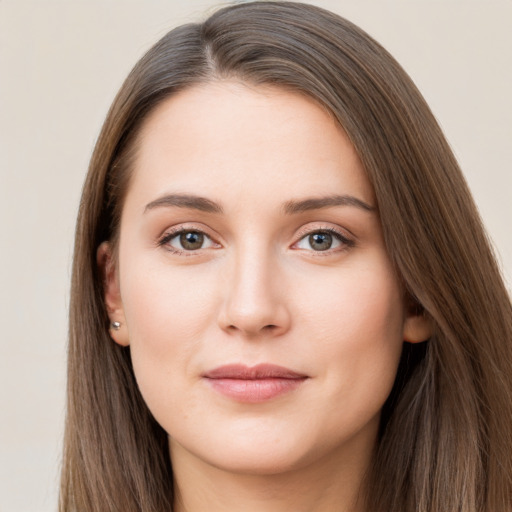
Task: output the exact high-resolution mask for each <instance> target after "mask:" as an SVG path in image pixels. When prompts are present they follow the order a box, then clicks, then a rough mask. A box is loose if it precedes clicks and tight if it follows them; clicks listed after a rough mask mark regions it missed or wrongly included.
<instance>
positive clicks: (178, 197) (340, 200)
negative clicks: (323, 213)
mask: <svg viewBox="0 0 512 512" xmlns="http://www.w3.org/2000/svg"><path fill="white" fill-rule="evenodd" d="M172 206H174V207H178V208H188V209H192V210H199V211H202V212H206V213H219V214H220V213H223V212H224V210H223V208H222V206H221V205H220V204H218V203H216V202H215V201H212V200H211V199H207V198H206V197H200V196H195V195H190V194H168V195H165V196H162V197H159V198H158V199H155V200H154V201H151V202H150V203H148V204H147V205H146V207H145V209H144V213H145V212H147V211H149V210H153V209H155V208H161V207H172ZM333 206H355V207H356V208H360V209H362V210H365V211H368V212H373V211H375V207H374V206H371V205H369V204H368V203H366V202H364V201H362V200H361V199H358V198H357V197H354V196H350V195H330V196H325V197H310V198H306V199H301V200H300V201H296V200H291V201H286V202H285V203H284V204H283V212H284V213H285V214H286V215H294V214H297V213H303V212H306V211H310V210H320V209H322V208H331V207H333Z"/></svg>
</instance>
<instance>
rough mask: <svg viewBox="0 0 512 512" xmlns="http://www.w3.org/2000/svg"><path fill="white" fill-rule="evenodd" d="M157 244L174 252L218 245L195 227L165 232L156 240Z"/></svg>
mask: <svg viewBox="0 0 512 512" xmlns="http://www.w3.org/2000/svg"><path fill="white" fill-rule="evenodd" d="M158 245H160V246H161V247H165V248H167V249H168V250H170V251H171V252H175V253H180V252H194V251H198V250H201V249H210V248H214V247H218V244H215V242H214V241H213V240H212V239H211V238H210V237H209V236H208V235H207V234H206V233H203V232H202V231H198V230H195V229H181V230H178V231H174V232H173V233H167V234H166V235H164V236H163V237H162V239H161V240H160V241H159V242H158Z"/></svg>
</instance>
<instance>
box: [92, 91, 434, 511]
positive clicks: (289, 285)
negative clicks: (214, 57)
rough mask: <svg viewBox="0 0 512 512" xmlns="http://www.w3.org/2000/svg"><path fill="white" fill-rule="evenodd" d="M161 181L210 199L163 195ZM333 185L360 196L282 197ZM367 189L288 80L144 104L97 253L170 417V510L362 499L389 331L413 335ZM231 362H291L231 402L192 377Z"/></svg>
mask: <svg viewBox="0 0 512 512" xmlns="http://www.w3.org/2000/svg"><path fill="white" fill-rule="evenodd" d="M168 194H187V195H195V196H201V197H204V198H207V199H208V200H210V201H214V202H215V203H217V204H218V205H220V206H221V207H222V210H223V212H222V213H219V212H207V211H201V210H198V209H195V208H191V207H183V205H181V206H172V205H169V204H164V203H165V201H162V200H161V198H162V197H163V196H166V195H168ZM333 194H337V195H342V196H350V197H353V198H356V199H357V200H359V201H361V202H364V203H365V204H367V205H369V207H370V209H366V208H363V207H361V206H360V205H358V204H355V202H354V201H349V202H348V203H349V204H343V205H336V206H334V205H331V206H328V207H323V208H315V209H312V210H306V211H299V212H295V213H293V214H290V213H284V212H283V205H284V204H286V203H287V202H289V201H300V200H303V199H306V198H320V197H326V196H332V195H333ZM148 205H151V206H149V207H148ZM375 205H376V201H375V197H374V193H373V189H372V187H371V185H370V183H369V181H368V179H367V177H366V175H365V173H364V171H363V168H362V165H361V162H360V160H359V158H358V156H357V154H356V152H355V150H354V148H353V146H352V144H351V143H350V141H349V139H348V137H347V136H346V134H345V133H344V131H343V129H342V128H341V127H340V126H339V125H338V124H337V123H336V122H335V121H334V120H333V118H332V117H331V116H330V115H329V114H328V113H326V112H325V110H323V109H322V108H320V107H319V106H318V105H317V104H316V103H315V102H314V101H312V100H311V99H308V98H306V97H304V96H302V95H299V94H296V93H292V92H289V91H285V90H281V89H278V88H271V87H261V86H259V87H256V88H255V87H249V86H247V85H244V84H240V83H236V82H229V81H228V82H214V83H210V84H206V85H201V86H195V87H192V88H189V89H187V90H185V91H182V92H180V93H179V94H177V95H175V96H173V97H171V98H170V99H167V100H165V101H164V102H163V103H162V104H161V105H159V106H158V107H157V108H156V109H155V111H154V112H153V113H152V114H151V115H150V116H149V117H148V119H146V121H145V124H144V126H143V128H142V131H141V134H140V137H139V147H138V153H137V157H136V160H135V166H134V174H133V176H132V178H131V182H130V186H129V190H128V193H127V195H126V200H125V204H124V207H123V213H122V218H121V228H120V241H119V247H118V251H117V259H116V260H114V258H113V252H114V251H113V248H112V247H111V246H110V245H109V243H107V242H106V243H104V244H102V245H101V247H100V248H99V250H98V262H99V265H100V266H101V268H102V269H103V272H104V275H105V280H106V289H105V300H106V304H107V307H108V311H109V315H110V318H111V320H112V321H118V322H120V323H121V328H120V329H119V330H118V331H112V332H111V335H112V337H113V339H114V341H115V342H117V343H119V344H121V345H130V348H131V354H132V359H133V365H134V371H135V375H136V379H137V382H138V385H139V387H140V390H141V393H142V395H143V397H144V399H145V401H146V403H147V405H148V407H149V409H150V410H151V412H152V413H153V415H154V416H155V418H156V420H157V421H158V422H159V423H160V425H162V427H163V428H164V429H165V430H166V431H167V432H168V434H169V439H170V457H171V460H172V464H173V471H174V478H175V486H176V488H177V491H178V492H177V496H178V497H177V500H176V503H175V508H176V510H178V511H179V512H181V511H185V510H186V511H188V512H193V511H196V510H205V509H208V510H210V511H227V510H244V511H252V510H265V511H279V510H283V511H284V510H287V511H289V510H294V511H315V512H319V511H327V510H340V511H343V510H345V511H348V510H351V511H355V510H362V508H361V507H362V504H361V501H360V500H358V499H357V498H358V492H359V491H360V487H361V483H362V480H363V475H364V472H365V470H366V469H367V467H368V464H369V463H370V461H371V454H372V450H373V448H374V446H375V441H376V435H377V430H378V424H379V417H380V411H381V408H382V405H383V403H384V402H385V400H386V398H387V396H388V394H389V392H390V390H391V387H392V385H393V381H394V378H395V375H396V370H397V366H398V361H399V357H400V353H401V349H402V344H403V341H404V340H407V341H409V342H417V341H423V340H424V339H426V338H427V337H428V335H429V326H428V325H427V324H426V320H424V319H423V317H417V316H413V314H412V313H408V312H407V311H406V308H405V300H404V293H403V290H401V288H400V286H399V282H398V279H397V276H396V275H395V273H394V271H393V267H392V264H391V262H390V260H389V258H388V255H387V252H386V249H385V245H384V241H383V237H382V230H381V225H380V221H379V217H378V212H377V210H376V208H375ZM181 228H183V229H188V230H189V231H195V232H198V231H201V232H204V233H205V234H206V235H207V236H204V238H203V240H204V243H203V245H202V246H200V248H197V249H196V248H194V249H188V250H187V249H186V248H183V245H180V236H179V235H174V234H173V230H175V229H181ZM326 229H334V230H336V231H337V232H338V233H339V234H340V235H341V236H342V237H343V238H342V239H338V238H337V235H332V238H331V239H329V234H327V236H325V235H324V237H323V238H322V237H321V239H322V240H323V241H324V242H323V243H324V245H321V244H320V245H321V247H325V246H329V243H330V240H332V245H331V246H330V247H329V248H327V249H326V250H323V251H321V250H318V247H319V245H317V244H316V242H315V240H313V239H312V238H311V237H310V236H309V235H311V234H312V233H313V234H314V233H316V234H317V235H318V232H322V230H323V232H325V230H326ZM189 235H190V233H189ZM172 236H174V238H172ZM196 240H197V239H196ZM162 241H163V242H162ZM199 245H200V244H199ZM189 247H190V246H189ZM194 247H195V246H194ZM176 250H181V252H176ZM230 363H242V364H245V365H247V366H253V365H256V364H259V363H272V364H276V365H280V366H284V367H287V368H289V369H292V370H294V371H295V372H299V373H300V374H302V375H305V376H306V378H305V379H304V380H303V381H302V382H301V384H300V385H299V386H298V387H297V388H296V389H294V390H292V391H290V392H288V393H284V394H282V395H279V396H277V397H274V398H272V399H269V400H265V401H263V402H260V403H244V402H239V401H237V400H234V399H232V398H230V397H226V396H225V395H223V394H221V393H219V392H218V391H216V390H215V389H213V388H212V386H211V385H210V383H209V382H208V380H207V379H205V378H204V373H205V372H207V371H210V370H212V369H214V368H217V367H219V366H221V365H225V364H230Z"/></svg>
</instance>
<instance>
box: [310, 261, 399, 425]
mask: <svg viewBox="0 0 512 512" xmlns="http://www.w3.org/2000/svg"><path fill="white" fill-rule="evenodd" d="M301 304H302V305H301V310H302V311H303V315H302V317H301V318H302V321H301V326H302V331H304V332H305V333H306V337H307V339H310V340H315V339H316V340H317V343H315V345H314V353H313V357H314V358H316V360H317V361H319V363H323V365H324V371H323V372H322V374H321V375H322V379H323V380H324V384H325V388H324V389H325V390H326V395H327V396H328V400H329V401H330V403H331V407H332V408H331V409H330V410H331V411H336V410H339V404H340V403H343V404H345V405H348V407H345V408H344V410H343V412H341V411H340V414H341V413H342V414H344V415H346V414H347V411H350V415H351V417H352V418H353V420H354V422H355V421H356V420H357V421H359V420H361V419H362V418H366V419H367V420H370V418H371V417H372V416H374V415H375V414H377V413H378V412H379V411H380V408H381V407H382V405H383V403H384V402H385V400H386V398H387V396H388V395H389V392H390V391H391V388H392V386H393V382H394V380H395V377H396V370H397V367H398V362H399V359H400V354H401V351H402V345H403V339H402V331H403V321H404V316H403V315H404V309H403V303H402V299H401V291H400V289H399V287H398V285H397V280H396V279H395V276H394V274H393V272H392V271H391V270H390V269H389V268H388V266H387V265H384V264H382V263H379V260H377V261H376V262H375V263H374V264H372V265H370V266H367V267H359V268H355V267H350V268H349V267H347V268H346V269H343V270H342V271H340V272H338V273H337V274H336V277H335V278H331V279H326V280H321V281H317V282H316V284H315V286H311V287H310V288H309V289H308V293H307V294H305V295H304V298H303V300H302V303H301ZM345 419H347V420H348V418H345ZM322 421H324V422H328V423H332V424H333V428H334V427H335V425H336V422H337V421H341V420H340V418H338V417H336V415H327V416H326V417H325V418H323V419H322Z"/></svg>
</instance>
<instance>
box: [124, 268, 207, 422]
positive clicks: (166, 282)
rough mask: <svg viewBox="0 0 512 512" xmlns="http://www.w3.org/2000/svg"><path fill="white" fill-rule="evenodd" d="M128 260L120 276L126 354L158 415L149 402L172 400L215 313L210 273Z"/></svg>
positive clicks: (180, 386) (191, 364) (138, 381)
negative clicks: (127, 338)
mask: <svg viewBox="0 0 512 512" xmlns="http://www.w3.org/2000/svg"><path fill="white" fill-rule="evenodd" d="M130 263H132V264H128V262H127V264H126V266H125V270H126V271H125V273H124V274H122V275H121V295H122V298H123V306H124V312H125V317H126V322H127V328H128V332H129V337H130V351H131V357H132V362H133V367H134V372H135V376H136V379H137V383H138V385H139V388H140V390H141V393H142V395H143V396H144V399H145V400H146V402H147V403H148V406H149V408H150V409H151V410H152V412H153V413H154V414H155V415H156V416H158V410H154V407H153V404H159V403H166V404H170V403H171V402H174V400H175V397H176V396H178V397H179V395H180V390H181V389H183V386H184V385H185V379H184V378H183V377H185V376H187V373H190V372H191V371H193V370H194V368H195V366H194V361H195V359H194V357H195V354H197V352H198V350H199V348H200V346H201V344H202V341H203V339H204V332H205V330H206V329H208V328H209V326H211V325H212V322H213V320H214V316H215V311H214V308H213V305H214V303H215V298H214V297H213V294H214V293H215V290H217V286H216V283H214V282H213V279H214V275H215V273H212V272H203V273H201V272H197V271H196V272H184V271H183V269H176V268H172V267H171V266H170V265H168V266H165V265H164V266H163V267H162V265H159V266H158V267H157V268H152V266H151V264H150V262H143V261H133V262H130ZM137 268H139V269H140V268H143V269H144V272H140V271H137ZM208 276H209V277H208ZM175 406H176V407H179V401H177V403H176V404H175Z"/></svg>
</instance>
